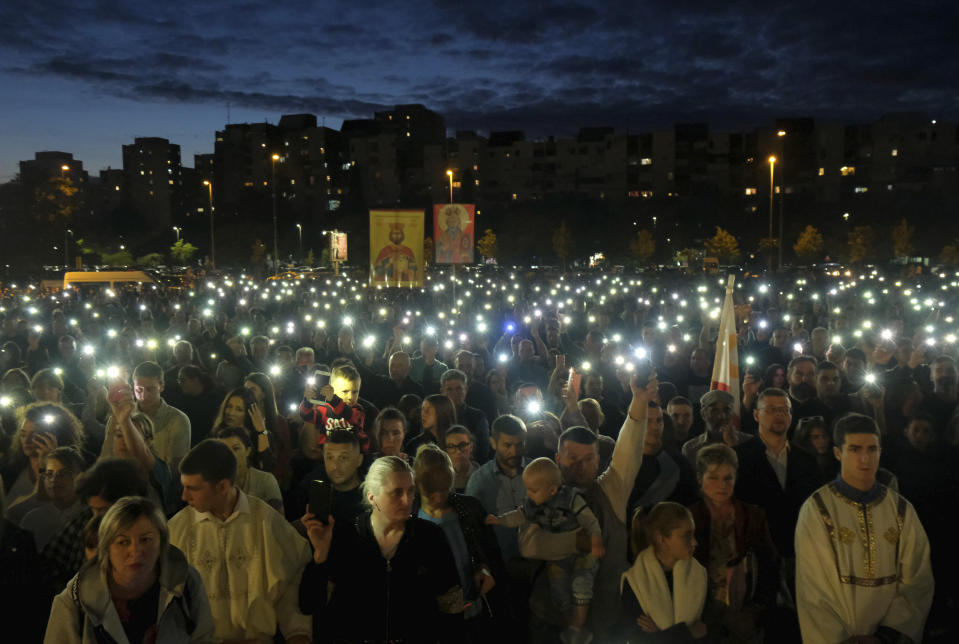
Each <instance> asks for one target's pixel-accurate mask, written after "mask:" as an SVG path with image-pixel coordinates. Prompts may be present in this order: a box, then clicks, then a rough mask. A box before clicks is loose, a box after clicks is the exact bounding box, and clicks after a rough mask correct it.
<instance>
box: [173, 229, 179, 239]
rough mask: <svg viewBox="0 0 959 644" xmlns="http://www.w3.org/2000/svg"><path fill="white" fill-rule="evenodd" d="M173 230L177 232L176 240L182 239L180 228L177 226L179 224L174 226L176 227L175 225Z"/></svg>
mask: <svg viewBox="0 0 959 644" xmlns="http://www.w3.org/2000/svg"><path fill="white" fill-rule="evenodd" d="M173 232H175V233H176V240H177V241H180V228H179V227H177V226H174V227H173Z"/></svg>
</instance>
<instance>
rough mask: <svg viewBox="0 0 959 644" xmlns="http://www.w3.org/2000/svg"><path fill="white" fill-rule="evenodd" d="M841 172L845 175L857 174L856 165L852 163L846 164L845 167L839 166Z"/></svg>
mask: <svg viewBox="0 0 959 644" xmlns="http://www.w3.org/2000/svg"><path fill="white" fill-rule="evenodd" d="M839 174H841V175H842V176H844V177H849V176H852V175H854V174H856V167H855V166H851V165H849V166H846V165H844V166H843V167H841V168H839Z"/></svg>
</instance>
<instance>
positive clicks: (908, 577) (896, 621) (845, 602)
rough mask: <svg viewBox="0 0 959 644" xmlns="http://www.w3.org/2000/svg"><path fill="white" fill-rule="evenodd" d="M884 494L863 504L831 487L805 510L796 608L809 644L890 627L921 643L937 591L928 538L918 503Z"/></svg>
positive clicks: (808, 501) (817, 494) (801, 523)
mask: <svg viewBox="0 0 959 644" xmlns="http://www.w3.org/2000/svg"><path fill="white" fill-rule="evenodd" d="M879 488H881V489H879V490H878V494H876V495H873V496H874V497H875V498H873V499H872V500H870V501H867V502H864V503H858V502H856V501H853V500H852V499H851V498H849V497H848V496H846V495H844V494H842V493H841V492H840V491H839V488H838V487H837V483H836V482H833V483H829V484H828V485H824V486H823V487H821V488H819V490H817V491H816V492H815V493H813V495H812V496H810V497H809V498H808V499H806V502H805V503H804V504H803V506H802V509H801V510H800V512H799V521H798V523H797V525H796V604H797V609H798V612H799V624H800V627H801V629H802V637H803V641H804V642H842V641H845V640H846V639H848V638H850V637H853V636H867V635H873V634H875V633H876V631H877V630H878V629H880V628H883V627H885V628H890V629H894V630H895V631H898V632H899V633H901V634H902V635H905V636H906V637H909V638H910V639H911V640H912V641H914V642H918V641H920V640H921V639H922V629H923V624H924V622H925V620H926V616H927V615H928V613H929V607H930V606H931V604H932V593H933V578H932V568H931V566H930V563H929V540H928V539H927V537H926V532H925V530H923V528H922V524H921V523H920V522H919V518H918V517H917V516H916V511H915V510H914V509H913V507H912V505H911V504H910V503H909V502H908V501H907V500H906V499H904V498H903V497H901V496H899V494H898V493H896V492H894V491H892V490H889V489H888V488H885V487H884V486H881V485H880V486H879Z"/></svg>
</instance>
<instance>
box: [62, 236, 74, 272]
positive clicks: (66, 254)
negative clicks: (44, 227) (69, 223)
mask: <svg viewBox="0 0 959 644" xmlns="http://www.w3.org/2000/svg"><path fill="white" fill-rule="evenodd" d="M67 233H70V239H73V231H72V230H70V229H69V228H66V227H64V229H63V270H69V268H70V245H69V244H68V243H67Z"/></svg>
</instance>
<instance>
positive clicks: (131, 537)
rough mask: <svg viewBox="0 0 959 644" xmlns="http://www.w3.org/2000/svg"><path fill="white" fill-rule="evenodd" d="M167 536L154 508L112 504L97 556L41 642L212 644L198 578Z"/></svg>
mask: <svg viewBox="0 0 959 644" xmlns="http://www.w3.org/2000/svg"><path fill="white" fill-rule="evenodd" d="M169 539H170V536H169V532H168V530H167V525H166V520H165V519H164V518H163V513H162V511H161V510H160V508H159V507H158V506H157V504H156V503H154V502H153V501H151V500H150V499H147V498H145V497H139V496H125V497H122V498H120V499H119V500H117V502H116V503H114V504H113V505H112V506H111V507H110V509H109V510H107V513H106V514H105V515H104V516H103V519H102V521H101V522H100V529H99V531H98V540H97V556H96V558H95V559H93V560H91V561H88V562H87V563H86V564H84V565H83V567H82V568H80V572H78V573H77V574H76V575H75V576H74V577H73V579H71V580H70V582H69V583H68V584H67V587H66V588H65V589H64V590H63V592H61V593H60V594H59V595H57V596H56V597H55V598H54V600H53V607H52V608H51V610H50V619H49V621H48V623H47V633H46V637H45V638H44V642H49V643H50V644H62V643H64V642H65V643H67V644H74V643H76V644H80V643H83V642H100V641H105V640H109V641H118V642H119V641H129V642H142V641H147V640H149V641H156V642H164V643H166V642H175V643H180V642H209V641H212V640H213V630H214V625H213V615H212V614H211V612H210V602H209V600H208V599H207V594H206V590H205V589H204V587H203V581H202V579H201V578H200V574H199V573H198V572H197V571H196V570H195V569H194V568H193V567H191V566H190V565H189V563H187V560H186V557H185V556H184V555H183V553H182V552H180V551H179V550H177V549H176V548H175V547H173V546H171V545H170V544H169Z"/></svg>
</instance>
